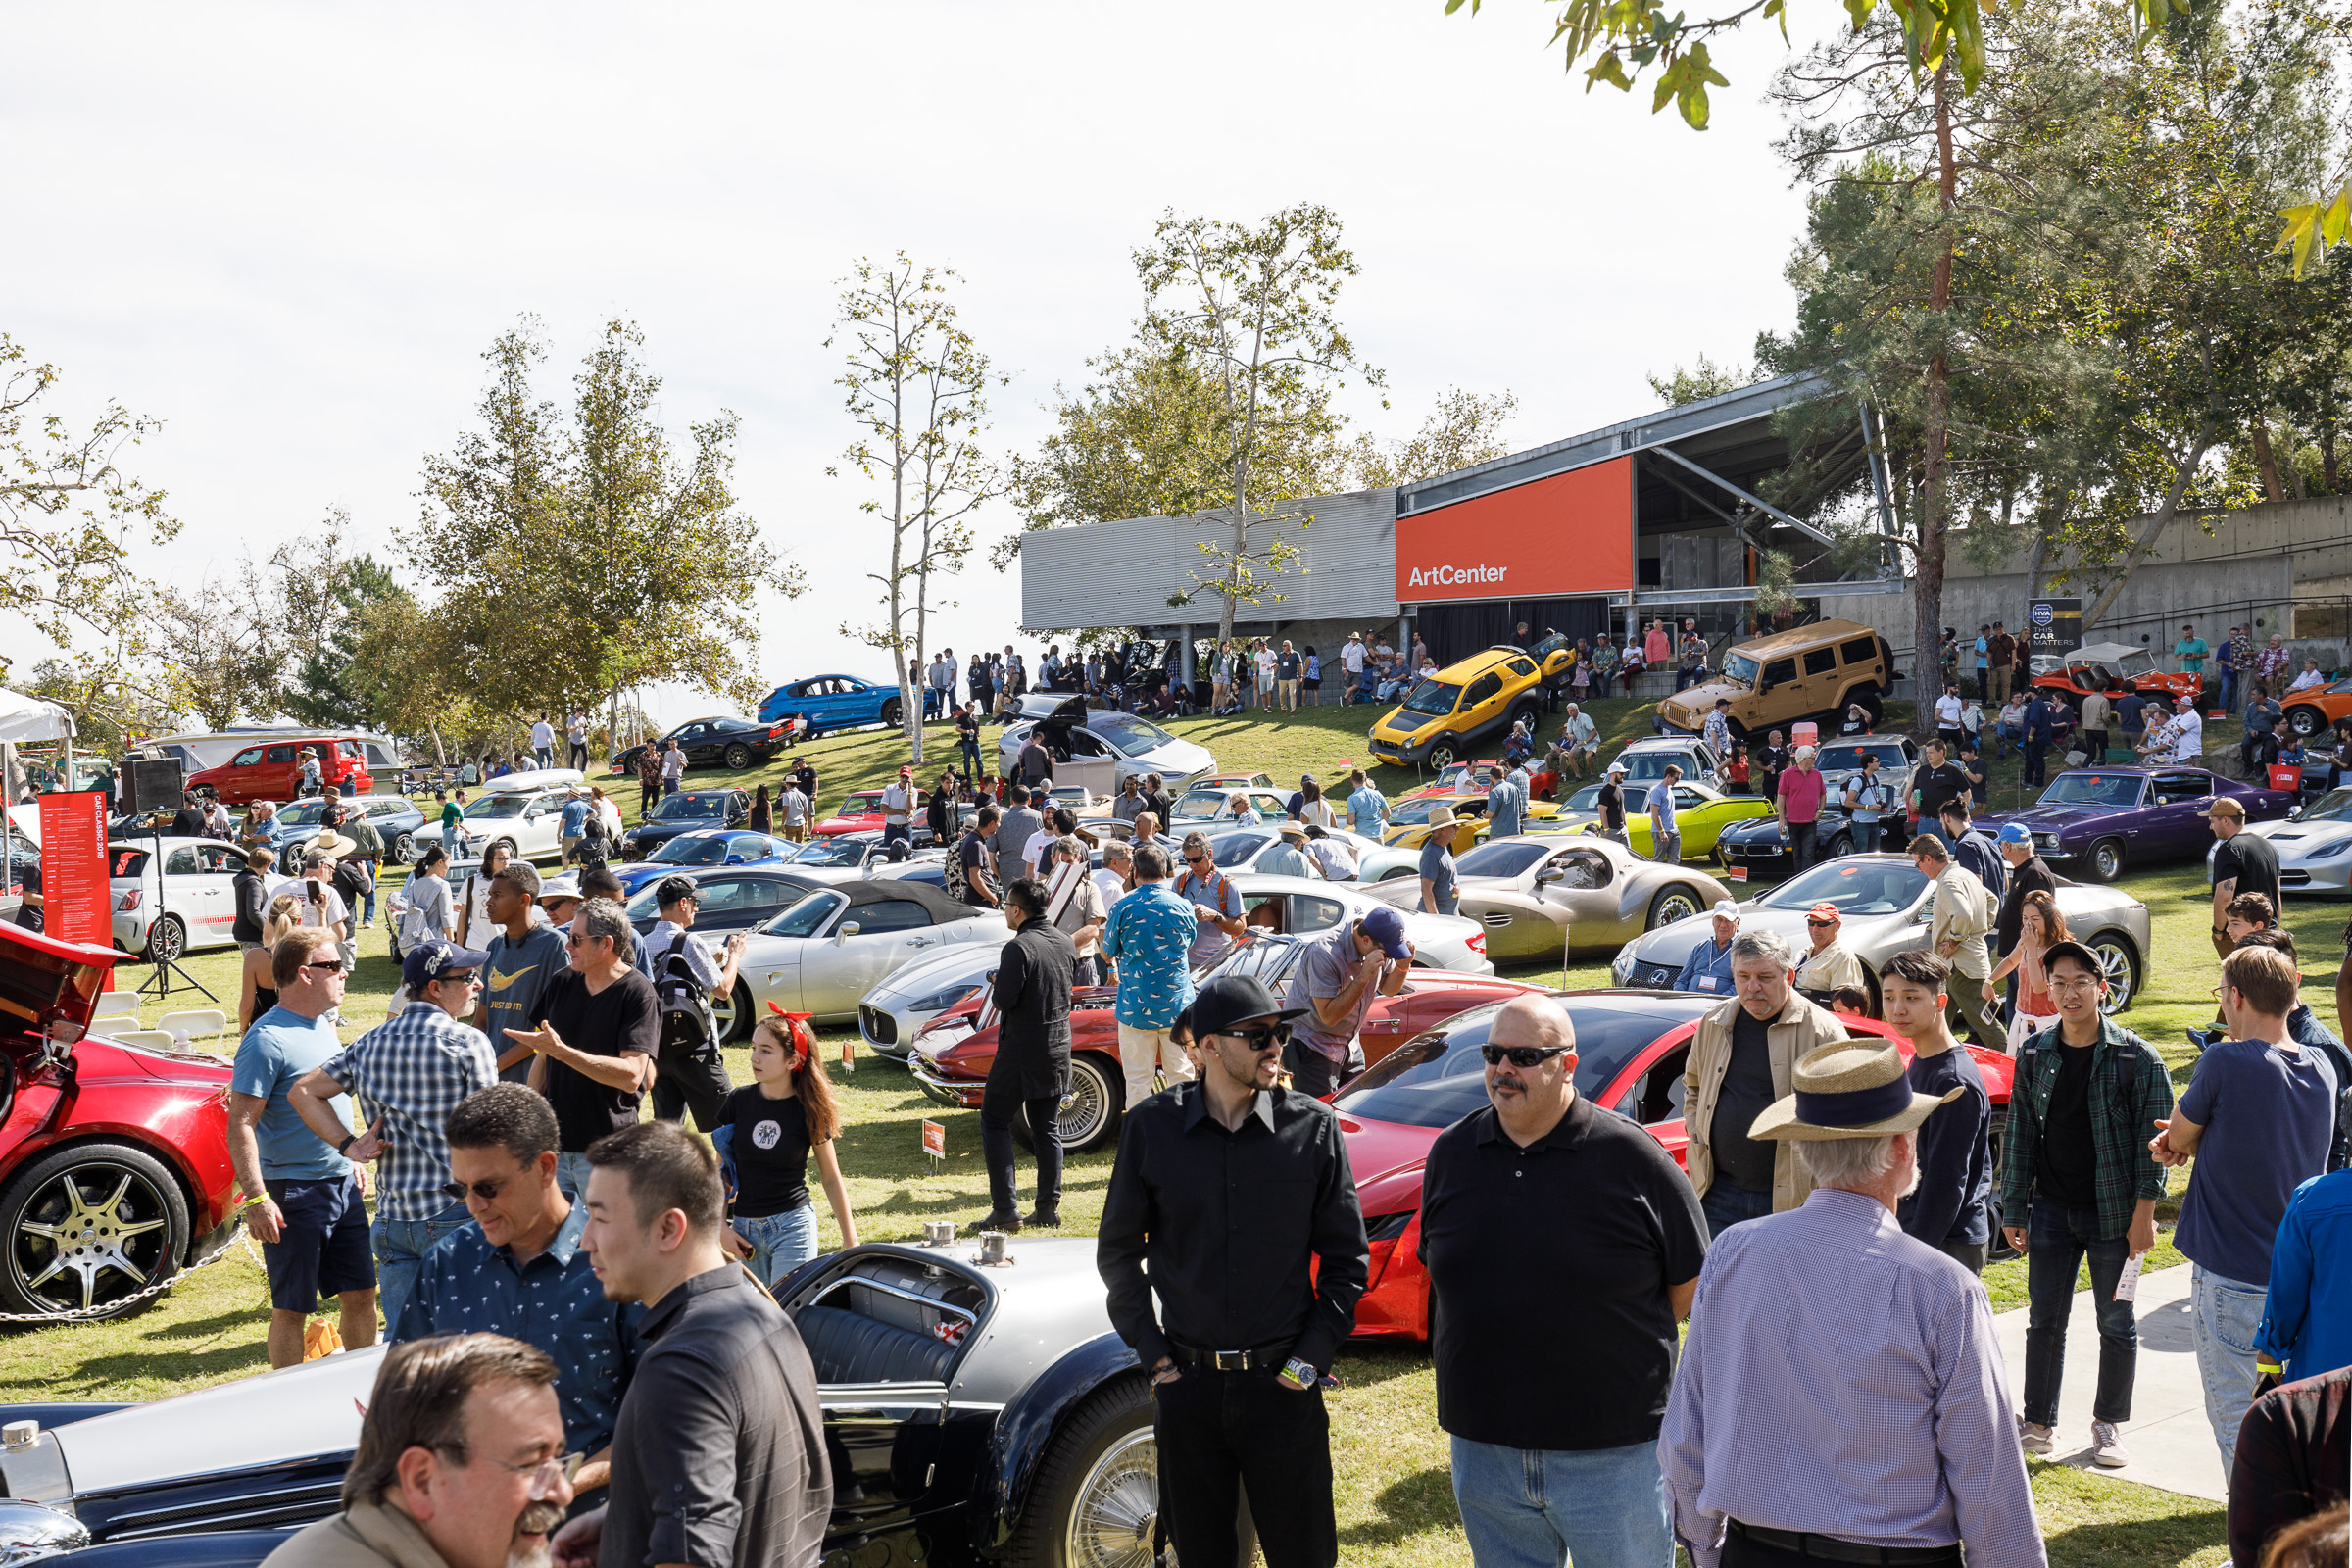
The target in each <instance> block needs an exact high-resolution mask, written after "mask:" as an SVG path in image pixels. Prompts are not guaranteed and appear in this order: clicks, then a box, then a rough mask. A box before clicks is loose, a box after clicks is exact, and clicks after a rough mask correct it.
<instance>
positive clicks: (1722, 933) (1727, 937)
mask: <svg viewBox="0 0 2352 1568" xmlns="http://www.w3.org/2000/svg"><path fill="white" fill-rule="evenodd" d="M1739 934H1740V906H1738V905H1737V904H1734V903H1733V902H1732V901H1731V900H1729V899H1717V900H1716V901H1715V935H1714V937H1713V939H1712V940H1710V941H1706V942H1702V943H1700V944H1699V945H1698V946H1697V947H1696V948H1694V949H1692V950H1691V956H1690V957H1688V958H1686V959H1684V960H1683V972H1682V973H1681V974H1678V975H1676V976H1675V977H1674V989H1675V990H1677V991H1698V992H1703V993H1705V994H1706V995H1707V996H1710V997H1728V996H1730V995H1731V994H1732V938H1734V937H1736V936H1738V935H1739Z"/></svg>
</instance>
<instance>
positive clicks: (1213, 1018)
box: [1192, 975, 1306, 1040]
mask: <svg viewBox="0 0 2352 1568" xmlns="http://www.w3.org/2000/svg"><path fill="white" fill-rule="evenodd" d="M1304 1011H1306V1009H1305V1008H1304V1007H1285V1006H1283V1005H1280V1004H1279V1003H1277V1002H1276V1001H1275V1000H1274V993H1273V992H1271V991H1268V990H1267V989H1266V986H1265V982H1264V981H1262V980H1259V979H1257V978H1256V977H1255V976H1253V975H1220V976H1218V977H1217V978H1216V979H1214V980H1211V981H1210V982H1209V983H1208V984H1206V985H1204V986H1202V987H1201V992H1200V995H1198V996H1196V997H1194V998H1193V1007H1192V1013H1193V1038H1194V1039H1196V1040H1198V1039H1201V1037H1202V1036H1204V1035H1221V1034H1225V1033H1228V1032H1229V1031H1231V1030H1232V1028H1233V1026H1234V1025H1235V1024H1239V1023H1248V1022H1250V1020H1252V1019H1256V1018H1265V1019H1269V1020H1271V1021H1273V1022H1277V1023H1279V1022H1281V1021H1282V1020H1284V1019H1286V1018H1296V1017H1298V1016H1299V1014H1300V1013H1302V1012H1304Z"/></svg>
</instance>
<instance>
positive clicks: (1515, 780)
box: [1487, 767, 1528, 839]
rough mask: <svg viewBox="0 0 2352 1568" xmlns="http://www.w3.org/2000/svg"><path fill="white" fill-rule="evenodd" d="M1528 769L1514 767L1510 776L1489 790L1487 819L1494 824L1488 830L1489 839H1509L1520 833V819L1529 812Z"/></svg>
mask: <svg viewBox="0 0 2352 1568" xmlns="http://www.w3.org/2000/svg"><path fill="white" fill-rule="evenodd" d="M1527 783H1528V779H1527V770H1526V769H1525V768H1520V767H1514V768H1512V769H1511V771H1510V776H1509V777H1507V778H1504V779H1502V780H1500V781H1498V782H1497V783H1496V784H1495V787H1494V788H1493V789H1491V790H1489V791H1488V792H1487V820H1488V821H1489V822H1490V823H1492V824H1493V825H1492V826H1491V827H1489V828H1488V830H1487V837H1488V838H1489V839H1507V838H1511V837H1514V836H1515V835H1517V834H1518V832H1519V830H1520V820H1521V818H1522V817H1524V816H1525V815H1526V814H1527Z"/></svg>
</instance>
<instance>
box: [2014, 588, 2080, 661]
mask: <svg viewBox="0 0 2352 1568" xmlns="http://www.w3.org/2000/svg"><path fill="white" fill-rule="evenodd" d="M2081 647H2082V600H2080V599H2035V600H2033V601H2030V602H2029V603H2028V604H2027V606H2026V652H2027V653H2028V654H2071V653H2073V652H2074V651H2075V650H2076V649H2078V648H2081Z"/></svg>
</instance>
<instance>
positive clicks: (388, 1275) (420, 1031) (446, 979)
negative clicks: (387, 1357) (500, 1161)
mask: <svg viewBox="0 0 2352 1568" xmlns="http://www.w3.org/2000/svg"><path fill="white" fill-rule="evenodd" d="M488 958H489V955H488V954H486V953H479V952H476V951H474V950H473V949H471V948H461V947H459V946H458V945H457V944H456V943H454V942H445V941H441V940H439V939H427V940H426V941H423V942H419V943H417V946H415V947H414V948H411V949H410V950H409V956H407V957H406V958H405V959H403V960H402V961H401V965H400V977H401V983H402V984H403V985H405V986H406V987H407V988H408V993H409V999H410V1000H409V1005H408V1006H407V1007H406V1008H404V1009H402V1011H401V1013H400V1015H399V1016H398V1017H396V1018H391V1019H388V1020H386V1021H385V1022H383V1023H380V1024H377V1025H376V1026H375V1027H374V1028H372V1029H370V1030H368V1032H367V1033H366V1034H364V1035H362V1036H360V1038H359V1039H357V1040H354V1041H353V1042H352V1043H351V1044H350V1045H348V1046H346V1047H344V1048H343V1049H342V1051H340V1052H339V1053H337V1054H335V1055H333V1056H330V1057H328V1058H327V1059H326V1060H325V1061H323V1062H321V1063H319V1065H318V1066H317V1067H315V1068H313V1069H312V1070H311V1071H309V1072H307V1073H305V1074H303V1075H302V1076H301V1077H300V1078H298V1079H296V1080H295V1081H294V1087H293V1088H292V1090H291V1091H289V1093H288V1099H289V1100H290V1102H291V1103H292V1104H293V1106H294V1109H295V1111H296V1112H297V1113H298V1114H299V1115H300V1116H301V1117H302V1120H303V1125H305V1126H306V1127H308V1128H310V1129H311V1131H313V1132H315V1133H317V1134H318V1135H319V1138H320V1139H322V1140H323V1141H324V1142H326V1143H328V1144H330V1145H332V1146H333V1147H334V1151H335V1152H336V1153H338V1154H341V1155H342V1156H343V1157H344V1158H346V1159H350V1160H355V1161H358V1162H360V1163H362V1164H365V1163H367V1162H368V1161H370V1160H379V1159H380V1161H381V1165H380V1166H379V1168H378V1169H377V1172H376V1204H375V1222H374V1226H373V1228H372V1236H371V1240H372V1241H373V1243H374V1251H375V1273H376V1290H377V1294H378V1297H379V1299H381V1301H382V1304H383V1308H384V1321H385V1322H387V1323H396V1322H398V1321H399V1320H400V1309H401V1307H402V1306H403V1305H405V1304H406V1303H407V1301H408V1298H409V1289H410V1287H411V1286H413V1285H415V1284H416V1282H417V1269H418V1267H419V1266H421V1265H422V1264H423V1262H424V1254H425V1253H426V1252H428V1251H430V1250H432V1246H433V1244H434V1243H435V1242H437V1241H439V1240H440V1239H441V1238H442V1237H444V1236H447V1235H449V1234H450V1233H451V1232H452V1231H455V1230H458V1229H459V1228H461V1227H462V1226H464V1225H465V1224H466V1219H467V1215H466V1205H465V1204H464V1203H462V1202H452V1201H450V1198H449V1195H448V1193H447V1192H445V1191H444V1190H443V1189H444V1188H445V1186H446V1185H447V1183H448V1181H449V1143H448V1140H447V1139H446V1138H444V1137H443V1136H442V1128H443V1127H445V1126H446V1125H447V1124H448V1122H449V1113H450V1112H451V1111H453V1110H455V1109H457V1108H458V1102H459V1101H461V1100H464V1099H465V1098H466V1096H467V1095H470V1094H472V1093H474V1092H475V1091H476V1090H479V1089H487V1088H489V1087H490V1085H492V1084H494V1083H496V1082H498V1057H497V1054H495V1053H493V1052H492V1051H491V1049H490V1041H489V1038H488V1037H487V1036H485V1035H484V1034H483V1033H482V1032H481V1031H480V1030H479V1029H476V1028H474V1027H472V1026H471V1025H469V1024H466V1023H461V1022H460V1021H459V1020H460V1019H462V1018H465V1017H467V1016H469V1015H470V1014H471V1013H472V1012H473V1004H474V996H475V994H476V993H477V992H478V991H479V990H480V989H481V971H482V965H483V963H484V962H486V961H487V960H488ZM346 1094H350V1095H357V1096H359V1099H360V1114H361V1115H362V1117H364V1118H365V1119H366V1122H367V1128H368V1130H367V1131H366V1132H365V1133H361V1134H357V1135H355V1134H354V1133H353V1132H352V1129H351V1128H350V1127H349V1126H347V1125H346V1124H345V1123H344V1121H343V1118H342V1117H341V1116H340V1115H338V1114H337V1113H336V1110H335V1101H336V1098H337V1097H338V1096H342V1095H346Z"/></svg>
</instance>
